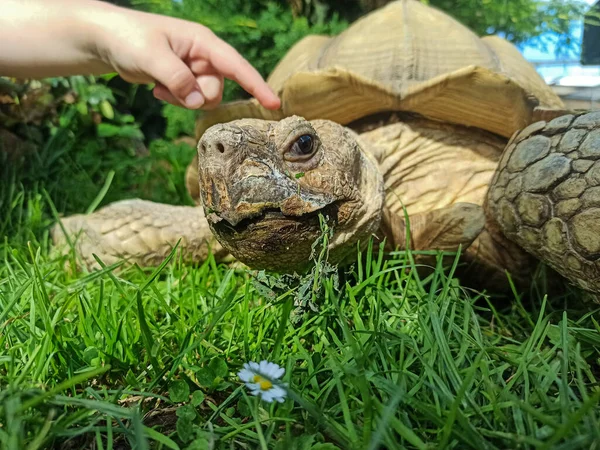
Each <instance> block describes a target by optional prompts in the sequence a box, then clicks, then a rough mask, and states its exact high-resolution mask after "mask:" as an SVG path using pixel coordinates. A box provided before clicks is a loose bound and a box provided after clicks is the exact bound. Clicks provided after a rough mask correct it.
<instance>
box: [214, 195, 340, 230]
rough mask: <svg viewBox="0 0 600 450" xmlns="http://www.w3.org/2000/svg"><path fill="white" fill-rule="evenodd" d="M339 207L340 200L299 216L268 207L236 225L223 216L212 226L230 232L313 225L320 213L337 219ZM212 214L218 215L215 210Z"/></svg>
mask: <svg viewBox="0 0 600 450" xmlns="http://www.w3.org/2000/svg"><path fill="white" fill-rule="evenodd" d="M338 207H339V205H338V202H333V203H330V204H329V205H327V206H325V207H324V208H321V209H318V210H316V211H312V212H309V213H305V214H302V215H297V216H292V215H285V214H283V212H281V209H279V208H277V207H268V208H264V209H263V210H261V211H260V212H259V213H258V214H255V215H253V216H251V217H247V218H245V219H242V220H240V221H239V222H238V223H237V224H235V225H232V224H230V223H229V222H228V221H227V220H225V219H222V218H221V220H219V221H218V222H215V223H213V224H212V226H213V227H214V228H215V229H216V230H218V231H220V232H225V233H228V234H229V233H245V232H252V230H254V229H262V228H265V227H268V226H278V227H282V226H290V225H295V226H298V225H300V226H301V225H312V224H313V222H315V221H316V224H317V226H318V223H319V222H318V217H319V214H323V215H324V216H326V217H329V219H333V220H334V221H335V220H336V219H337V211H338ZM212 214H215V215H217V214H216V213H215V212H213V213H212Z"/></svg>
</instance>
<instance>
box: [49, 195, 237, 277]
mask: <svg viewBox="0 0 600 450" xmlns="http://www.w3.org/2000/svg"><path fill="white" fill-rule="evenodd" d="M62 225H63V226H64V228H65V230H66V232H67V235H68V237H69V240H70V241H71V243H73V245H74V246H75V249H76V252H77V255H78V256H79V257H80V258H81V261H82V263H83V264H84V265H85V266H87V267H88V268H97V267H98V263H97V262H96V260H95V258H94V257H93V254H95V255H97V256H98V257H99V258H100V259H101V260H102V261H103V262H104V263H105V264H112V263H114V262H116V261H118V260H120V259H126V260H128V261H129V262H131V263H137V264H139V265H141V266H155V265H158V264H160V263H161V262H162V261H163V260H164V258H165V257H166V256H167V255H168V254H169V253H170V252H171V251H172V249H173V247H174V246H175V245H176V244H177V242H178V241H179V240H181V242H180V244H179V248H180V249H181V251H182V252H183V255H184V259H185V260H186V261H202V260H204V259H205V258H206V257H207V255H208V252H209V251H212V253H213V254H214V255H215V256H216V257H218V258H223V257H224V256H226V255H227V252H226V251H225V250H223V248H222V247H221V245H220V244H219V243H218V242H217V240H216V239H215V238H214V237H213V234H212V233H211V231H210V228H209V227H208V223H207V222H206V219H205V218H204V211H203V210H202V208H200V207H189V206H172V205H165V204H160V203H153V202H150V201H145V200H138V199H135V200H124V201H120V202H116V203H113V204H110V205H108V206H106V207H104V208H102V209H100V210H98V211H96V212H94V213H93V214H90V215H75V216H70V217H67V218H64V219H62ZM52 238H53V241H54V243H55V245H56V246H57V247H60V246H62V248H63V249H64V248H68V247H67V242H68V241H67V239H66V237H65V235H64V233H63V230H62V228H61V227H60V225H59V224H57V225H55V227H54V229H53V230H52Z"/></svg>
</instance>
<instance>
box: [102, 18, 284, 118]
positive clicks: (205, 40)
mask: <svg viewBox="0 0 600 450" xmlns="http://www.w3.org/2000/svg"><path fill="white" fill-rule="evenodd" d="M96 17H97V18H95V19H93V20H94V22H95V23H96V24H97V27H98V30H99V38H98V39H97V40H96V46H97V47H96V51H97V53H98V56H99V57H100V59H101V60H102V61H103V62H104V63H105V64H107V65H109V66H111V68H112V69H113V70H115V71H117V72H118V73H119V74H120V75H121V77H123V78H124V79H125V80H127V81H129V82H133V83H153V82H156V87H155V88H154V95H155V96H156V97H157V98H158V99H161V100H164V101H167V102H169V103H172V104H175V105H181V106H185V107H187V108H191V109H196V108H200V107H202V108H203V109H212V108H214V107H216V106H217V105H218V104H219V103H220V101H221V98H222V95H223V80H224V78H229V79H231V80H233V81H236V82H237V83H238V84H240V86H242V87H243V88H244V89H245V90H246V91H247V92H248V93H250V94H251V95H253V96H254V97H255V98H256V99H257V100H258V101H259V102H260V103H261V104H262V105H263V106H264V107H266V108H268V109H277V108H279V106H280V100H279V98H278V97H277V96H276V95H275V94H274V93H273V91H272V90H271V89H270V88H269V86H268V85H267V84H266V83H265V81H264V80H263V79H262V77H261V76H260V74H259V73H258V72H257V71H256V69H255V68H254V67H252V65H250V63H249V62H248V61H246V60H245V59H244V58H243V57H242V56H241V55H240V54H239V53H238V52H237V51H236V50H235V49H234V48H233V47H232V46H230V45H229V44H227V43H226V42H224V41H222V40H221V39H219V38H218V37H217V36H216V35H215V34H214V33H213V32H212V31H211V30H209V29H208V28H206V27H205V26H202V25H199V24H196V23H192V22H187V21H184V20H179V19H173V18H170V17H164V16H159V15H154V14H148V13H141V12H138V11H132V10H125V9H122V8H113V7H107V8H105V10H104V14H100V15H98V16H96Z"/></svg>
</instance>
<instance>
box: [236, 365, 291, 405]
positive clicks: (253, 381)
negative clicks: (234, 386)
mask: <svg viewBox="0 0 600 450" xmlns="http://www.w3.org/2000/svg"><path fill="white" fill-rule="evenodd" d="M284 372H285V369H284V368H283V367H279V366H278V365H277V364H275V363H272V362H268V361H261V362H260V363H255V362H253V361H251V362H249V363H246V364H244V368H243V369H242V370H240V371H239V372H238V377H240V380H242V381H243V382H244V383H246V387H247V388H248V389H250V393H251V394H252V395H258V396H260V397H261V398H262V399H263V400H264V401H265V402H268V403H271V402H272V401H273V400H276V401H278V402H279V403H283V401H284V400H285V397H286V395H287V393H286V391H285V389H283V387H282V386H285V385H284V384H282V383H278V382H277V380H279V378H281V377H282V376H283V374H284Z"/></svg>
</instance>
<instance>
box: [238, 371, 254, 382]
mask: <svg viewBox="0 0 600 450" xmlns="http://www.w3.org/2000/svg"><path fill="white" fill-rule="evenodd" d="M237 375H238V377H239V378H240V380H242V381H243V382H244V383H246V382H248V381H250V380H252V379H253V378H254V372H252V371H251V370H248V369H242V370H240V371H239V372H238V374H237Z"/></svg>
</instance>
